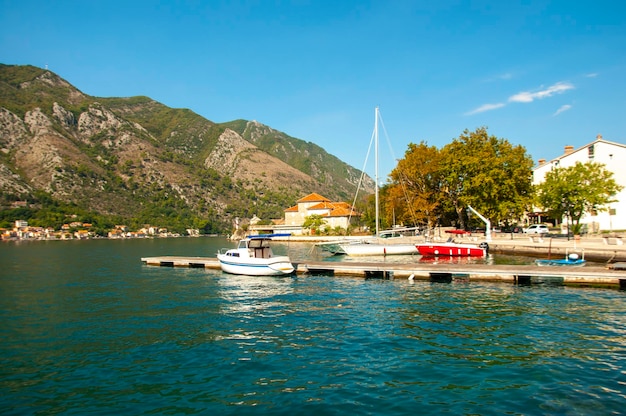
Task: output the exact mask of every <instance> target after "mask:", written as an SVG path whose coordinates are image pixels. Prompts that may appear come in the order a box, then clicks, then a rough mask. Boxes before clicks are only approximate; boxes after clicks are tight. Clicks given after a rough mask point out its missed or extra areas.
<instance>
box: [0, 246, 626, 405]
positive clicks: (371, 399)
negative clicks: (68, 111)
mask: <svg viewBox="0 0 626 416" xmlns="http://www.w3.org/2000/svg"><path fill="white" fill-rule="evenodd" d="M227 246H232V243H229V242H226V241H225V240H222V239H210V238H198V239H182V238H181V239H162V240H134V241H109V240H99V241H83V242H72V241H68V242H26V243H4V244H0V264H1V268H0V293H1V294H2V296H1V297H0V313H1V315H0V363H1V365H0V413H2V414H3V415H18V414H19V415H21V414H81V415H82V414H107V415H108V414H112V413H115V414H128V415H136V414H209V413H210V412H217V413H219V414H236V415H241V414H243V415H245V414H272V415H283V414H284V415H287V414H289V415H291V414H329V415H333V414H345V413H348V414H385V415H406V414H452V415H458V414H480V415H496V414H498V415H500V414H524V415H544V414H553V415H561V414H568V415H593V414H596V415H608V414H624V413H625V412H626V411H625V410H624V409H625V408H626V406H625V405H626V292H624V291H617V290H607V289H584V288H567V287H560V286H549V285H540V286H514V285H511V284H478V283H461V282H454V283H451V284H443V283H429V282H418V281H415V282H410V281H408V280H400V279H397V280H365V279H361V278H345V277H327V276H315V275H313V276H298V277H288V278H283V277H281V278H275V277H262V278H255V277H239V276H231V275H225V274H222V273H221V272H219V271H211V270H204V269H178V268H160V267H150V266H145V265H143V264H142V263H141V261H140V258H141V257H146V256H157V255H190V256H192V255H193V256H214V254H215V252H216V251H217V249H218V248H220V247H227ZM282 249H286V248H285V247H283V248H282ZM289 249H290V250H292V249H293V248H292V247H290V248H289ZM297 250H301V252H306V250H308V248H307V247H299V248H297Z"/></svg>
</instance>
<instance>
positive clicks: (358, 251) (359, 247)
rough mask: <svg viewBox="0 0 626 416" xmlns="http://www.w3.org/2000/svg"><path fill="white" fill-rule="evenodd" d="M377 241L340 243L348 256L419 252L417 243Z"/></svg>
mask: <svg viewBox="0 0 626 416" xmlns="http://www.w3.org/2000/svg"><path fill="white" fill-rule="evenodd" d="M377 241H380V240H374V241H371V242H370V241H360V242H354V243H347V244H340V245H339V247H340V248H341V250H342V252H343V253H345V254H347V255H348V256H391V255H403V254H417V248H416V247H415V243H379V242H377Z"/></svg>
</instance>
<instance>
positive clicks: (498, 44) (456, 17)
mask: <svg viewBox="0 0 626 416" xmlns="http://www.w3.org/2000/svg"><path fill="white" fill-rule="evenodd" d="M0 63H3V64H9V65H34V66H37V67H41V68H48V69H50V70H51V71H53V72H55V73H56V74H58V75H59V76H61V77H62V78H64V79H65V80H67V81H68V82H70V83H71V84H73V85H74V86H75V87H77V88H78V89H80V90H81V91H82V92H83V93H85V94H88V95H92V96H96V97H131V96H137V95H143V96H148V97H150V98H152V99H154V100H156V101H159V102H161V103H163V104H165V105H167V106H169V107H174V108H188V109H191V110H193V111H194V112H196V113H197V114H199V115H201V116H203V117H205V118H207V119H208V120H211V121H213V122H226V121H232V120H236V119H246V120H256V121H258V122H260V123H263V124H265V125H267V126H270V127H272V128H273V129H276V130H279V131H282V132H284V133H286V134H288V135H290V136H292V137H295V138H298V139H301V140H305V141H308V142H312V143H315V144H317V145H319V146H320V147H322V148H324V149H325V150H326V151H327V152H328V153H330V154H333V155H335V156H337V157H338V158H339V159H341V160H343V161H344V162H347V163H349V164H350V165H352V166H354V167H355V168H357V169H363V168H365V171H366V172H367V173H368V174H369V175H370V176H372V177H374V176H375V174H376V172H375V171H374V162H373V160H374V156H373V155H372V152H370V153H369V156H367V155H368V147H369V145H370V141H371V137H372V132H373V129H374V114H375V108H376V107H379V108H380V113H381V116H382V125H381V128H380V130H379V134H380V146H379V172H378V177H379V181H380V182H381V183H382V182H384V181H385V178H386V177H387V175H388V174H389V173H390V172H391V170H392V169H393V168H394V167H395V165H396V161H397V159H400V158H403V157H404V153H405V151H406V150H407V146H408V144H409V143H416V144H417V143H420V142H425V143H427V144H428V145H431V146H436V147H438V148H441V147H443V146H445V145H446V144H448V143H450V142H452V140H453V139H455V138H457V137H459V136H460V135H461V134H463V132H464V131H465V130H469V131H474V130H476V129H477V128H480V127H486V128H487V129H488V133H489V134H490V135H493V136H496V137H498V138H501V139H505V140H507V141H509V142H510V143H512V144H513V145H521V146H523V147H525V148H526V150H527V152H528V154H529V156H530V157H532V158H533V160H534V161H535V163H536V162H537V161H538V160H539V159H546V160H550V159H553V158H555V157H558V156H560V155H562V154H563V149H564V147H565V146H566V145H572V146H574V147H575V148H578V147H581V146H584V145H586V144H588V143H590V142H592V141H593V140H595V138H596V136H597V135H598V134H601V135H602V136H603V138H604V139H606V140H609V141H613V142H617V143H622V144H626V2H624V1H622V0H612V1H607V0H595V1H588V0H578V1H571V0H567V1H560V0H559V1H547V0H537V1H534V0H497V1H480V0H477V1H467V0H465V1H462V0H440V1H432V0H430V1H421V0H414V1H403V0H396V1H391V0H389V1H376V0H372V1H350V0H342V1H337V0H333V1H326V0H320V1H307V0H292V1H280V0H273V1H270V0H267V1H262V0H258V1H237V0H232V1H212V0H207V1H200V0H196V1H185V0H177V1H166V0H162V1H142V0H135V1H127V0H123V1H118V0H108V1H100V0H91V1H89V0H87V1H85V0H83V1H64V0H58V1H49V0H45V1H34V0H0ZM0 105H1V103H0ZM383 127H384V128H383ZM460 157H462V156H461V155H460ZM366 159H367V164H365V162H366Z"/></svg>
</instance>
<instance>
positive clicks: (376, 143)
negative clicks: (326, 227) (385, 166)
mask: <svg viewBox="0 0 626 416" xmlns="http://www.w3.org/2000/svg"><path fill="white" fill-rule="evenodd" d="M374 169H375V172H374V178H375V180H376V184H375V185H376V194H375V195H376V198H375V199H376V237H378V236H379V235H380V230H379V225H378V223H379V221H378V205H379V204H378V107H376V112H375V115H374Z"/></svg>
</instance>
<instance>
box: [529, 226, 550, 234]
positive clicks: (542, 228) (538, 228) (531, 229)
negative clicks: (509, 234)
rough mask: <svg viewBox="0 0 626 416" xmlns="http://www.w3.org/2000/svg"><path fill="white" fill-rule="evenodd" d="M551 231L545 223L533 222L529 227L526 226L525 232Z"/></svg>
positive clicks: (541, 232) (540, 232) (545, 232)
mask: <svg viewBox="0 0 626 416" xmlns="http://www.w3.org/2000/svg"><path fill="white" fill-rule="evenodd" d="M549 232H550V230H548V226H547V225H545V224H531V225H530V226H529V227H528V228H524V233H525V234H548V233H549Z"/></svg>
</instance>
